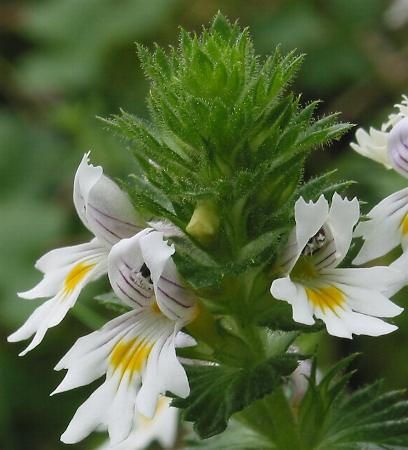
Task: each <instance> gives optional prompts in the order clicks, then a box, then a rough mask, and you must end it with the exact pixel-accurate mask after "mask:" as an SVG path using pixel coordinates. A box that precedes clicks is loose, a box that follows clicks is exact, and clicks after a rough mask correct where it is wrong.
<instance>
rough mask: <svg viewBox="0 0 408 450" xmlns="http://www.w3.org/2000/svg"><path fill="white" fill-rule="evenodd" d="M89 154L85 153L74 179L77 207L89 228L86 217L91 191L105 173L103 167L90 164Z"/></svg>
mask: <svg viewBox="0 0 408 450" xmlns="http://www.w3.org/2000/svg"><path fill="white" fill-rule="evenodd" d="M89 154H90V152H88V153H85V155H84V156H83V158H82V160H81V162H80V164H79V166H78V169H77V171H76V174H75V179H74V205H75V209H76V211H77V214H78V216H79V217H80V219H81V220H82V222H83V224H84V225H85V226H86V227H87V228H89V225H88V219H87V217H86V210H87V204H88V196H89V192H90V190H91V189H92V188H93V187H94V186H95V184H96V183H97V182H98V181H99V180H100V178H101V177H102V174H103V169H102V167H100V166H97V167H95V166H93V165H92V164H89Z"/></svg>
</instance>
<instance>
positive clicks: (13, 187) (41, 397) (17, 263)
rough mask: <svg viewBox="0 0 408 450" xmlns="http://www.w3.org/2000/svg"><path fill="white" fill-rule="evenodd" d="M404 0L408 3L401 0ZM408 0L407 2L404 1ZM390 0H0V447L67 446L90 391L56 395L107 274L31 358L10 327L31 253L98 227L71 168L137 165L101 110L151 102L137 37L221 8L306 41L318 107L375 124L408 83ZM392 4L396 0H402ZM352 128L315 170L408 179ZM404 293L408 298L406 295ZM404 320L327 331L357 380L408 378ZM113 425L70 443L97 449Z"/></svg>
mask: <svg viewBox="0 0 408 450" xmlns="http://www.w3.org/2000/svg"><path fill="white" fill-rule="evenodd" d="M399 3H401V5H402V6H403V3H404V0H400V1H399ZM405 3H408V2H407V1H405ZM390 7H392V2H388V1H385V0H355V1H345V0H298V1H296V0H252V1H251V0H223V1H215V0H85V1H84V0H32V1H22V0H21V1H18V0H10V1H7V0H2V1H1V2H0V179H1V188H0V249H1V251H0V337H1V339H0V449H1V450H58V449H61V448H67V447H66V446H64V445H63V444H61V443H60V442H59V435H60V434H61V433H62V432H63V431H64V429H65V426H66V425H67V423H68V421H69V419H70V418H71V416H72V415H73V413H74V411H75V409H76V407H77V406H78V405H79V404H80V402H81V401H83V400H84V399H85V398H86V396H87V395H88V394H89V393H90V392H91V391H92V389H93V386H91V387H90V388H89V387H88V388H84V389H79V390H77V391H73V392H69V393H66V394H63V395H59V396H55V397H53V398H50V397H49V396H48V394H49V392H51V391H52V390H53V388H54V387H55V386H56V385H57V384H58V382H59V380H60V379H61V376H62V374H60V373H56V372H54V371H53V370H52V368H53V367H54V365H55V363H56V362H57V361H58V360H59V359H60V358H61V357H62V355H63V354H64V353H65V352H66V351H67V350H68V348H69V347H70V345H72V343H73V342H74V341H75V339H76V338H77V337H79V336H80V335H82V334H85V333H86V332H88V331H89V328H90V327H93V326H95V325H98V324H99V323H100V322H101V320H102V318H103V317H102V315H103V314H105V313H104V312H102V311H100V310H99V309H98V307H95V306H94V305H93V303H92V298H93V296H94V294H95V293H96V292H101V289H103V286H101V284H102V285H103V283H104V282H103V281H102V282H101V284H99V285H94V286H91V287H90V288H88V289H87V290H86V291H85V292H84V293H83V295H82V301H81V303H80V306H79V307H78V308H76V309H75V311H74V313H73V314H71V315H70V316H69V317H68V318H67V319H66V320H65V321H64V322H63V324H62V325H61V326H60V327H58V328H56V329H53V330H51V331H50V332H49V333H48V334H47V337H46V339H45V342H44V343H43V344H42V345H41V346H40V347H39V348H38V349H36V351H34V352H32V353H30V354H29V355H28V356H26V357H25V358H18V356H17V353H18V351H19V350H21V349H22V345H20V344H13V345H11V344H7V343H6V336H7V335H8V334H10V332H11V331H13V330H14V329H15V328H16V327H18V326H19V325H21V324H22V322H23V321H24V320H25V318H26V317H27V316H28V314H29V312H30V311H31V310H32V308H33V306H34V305H36V304H38V303H37V302H36V301H33V302H29V301H24V300H19V299H18V298H17V296H16V291H20V290H26V289H28V288H30V287H32V286H33V285H34V283H36V282H37V281H38V280H39V279H40V275H39V273H38V272H36V271H35V269H34V268H33V263H34V261H35V260H36V259H37V258H38V257H39V256H41V255H42V254H43V253H44V252H46V251H47V250H49V249H52V248H54V247H59V246H62V245H67V244H73V243H80V242H84V241H86V240H88V239H89V235H88V234H87V233H86V231H85V230H84V228H83V227H82V226H81V224H80V221H79V219H78V218H77V217H76V215H75V213H74V208H73V204H72V200H71V198H72V181H73V176H74V172H75V169H76V167H77V165H78V163H79V161H80V159H81V156H82V154H83V153H84V152H85V151H87V150H89V149H92V158H93V160H94V161H95V162H98V163H101V164H102V165H103V166H104V168H105V170H106V171H107V172H108V173H109V174H111V175H112V176H121V175H124V174H125V173H127V172H129V171H130V170H131V160H130V157H129V155H128V154H127V151H126V148H125V146H124V145H123V143H122V142H121V141H120V140H118V139H116V138H114V137H112V136H110V135H109V134H108V133H107V132H106V131H105V130H104V128H103V124H102V123H101V122H100V121H98V120H97V118H96V116H107V115H109V114H112V113H115V112H117V111H118V109H119V108H124V109H125V110H128V111H130V112H133V113H137V114H140V115H143V116H146V114H147V112H146V108H145V103H144V98H145V96H146V93H147V89H148V86H147V83H146V82H145V80H144V78H143V74H142V73H141V70H140V67H139V64H138V61H137V58H136V54H135V46H134V42H135V41H139V42H143V43H145V44H147V45H151V44H152V43H153V42H157V43H159V44H161V45H164V46H167V45H169V44H176V33H177V27H178V25H182V26H183V27H185V28H187V29H188V30H200V28H201V25H202V24H207V23H208V22H209V20H210V19H211V17H212V16H213V15H214V14H215V13H216V11H217V10H218V9H221V10H222V11H223V12H224V13H225V14H227V15H228V16H229V17H230V18H231V19H239V21H240V23H241V24H242V25H245V26H246V25H248V26H250V28H251V31H252V34H253V37H254V40H255V44H256V48H257V51H258V52H259V53H261V54H265V53H269V52H272V51H273V49H274V47H275V45H276V44H278V43H281V44H282V47H283V49H284V50H291V49H293V48H297V49H299V51H301V52H305V53H307V55H308V56H307V59H306V62H305V64H304V66H303V70H302V71H301V73H300V75H299V77H298V80H297V82H296V84H295V86H294V88H295V90H296V91H298V92H303V99H304V101H305V102H307V101H308V100H310V99H315V98H320V99H322V100H323V101H324V102H323V104H322V107H321V113H322V114H323V113H325V112H328V111H341V112H342V113H343V119H344V120H348V121H351V122H353V123H356V124H358V125H364V126H367V125H371V124H372V125H379V124H380V123H381V121H382V120H383V119H384V120H385V118H386V115H387V114H388V113H390V112H391V107H392V105H393V104H394V103H396V102H397V101H399V100H400V95H401V94H402V93H408V58H407V51H408V38H407V31H408V27H407V25H406V24H405V22H404V20H405V19H404V17H405V18H408V5H406V6H405V15H406V16H404V14H403V11H404V10H403V9H402V12H401V11H400V12H398V11H397V10H395V11H397V12H396V13H395V11H394V13H393V12H392V10H391V11H390ZM394 7H395V5H394ZM352 139H353V133H350V134H349V135H347V136H345V138H344V139H343V140H342V141H341V142H339V143H336V145H333V146H332V147H331V148H330V149H326V150H324V151H319V152H318V153H316V154H315V155H314V157H313V158H312V159H311V160H310V162H309V166H308V175H313V174H315V173H318V172H320V171H322V170H327V169H331V168H334V167H338V168H339V179H345V178H347V179H350V178H351V179H354V180H357V181H358V182H359V184H358V185H355V186H354V187H353V191H354V192H353V193H357V194H359V195H360V196H361V198H362V200H364V201H366V202H368V203H369V204H371V205H372V204H374V202H376V201H378V200H379V199H381V198H383V197H384V196H386V195H388V194H390V193H391V192H393V191H395V190H397V189H400V188H401V187H404V186H405V185H406V182H405V180H403V179H402V178H401V177H399V176H398V175H396V174H394V173H392V172H387V171H386V170H385V169H382V168H381V167H380V166H378V165H376V164H375V163H373V162H371V161H368V160H364V159H363V158H361V157H360V156H358V155H356V154H354V153H353V152H352V151H351V150H350V148H349V146H348V144H349V142H350V141H351V140H352ZM406 297H407V295H404V293H401V294H400V295H399V297H398V302H399V303H400V304H401V305H404V303H405V304H407V303H408V302H407V301H406ZM396 322H397V324H398V325H400V327H401V328H400V330H399V331H398V332H396V333H394V334H392V335H390V336H386V337H382V338H377V339H374V338H356V339H354V340H353V341H352V342H349V341H344V340H339V339H334V338H325V340H324V342H323V343H322V344H321V347H320V352H321V355H322V363H323V364H328V363H329V362H330V361H333V360H336V359H337V358H338V357H340V356H341V355H342V354H347V353H349V352H351V351H354V350H361V351H363V356H362V357H361V358H360V360H359V362H358V364H357V365H358V368H359V369H360V371H359V373H358V374H357V375H356V376H355V378H354V382H355V383H356V384H362V383H365V382H367V381H370V380H373V379H375V378H378V377H385V378H386V380H387V386H389V387H406V384H407V383H406V381H407V378H408V364H407V353H408V350H407V345H406V342H408V316H407V314H405V318H404V317H400V318H397V320H396ZM101 439H103V437H101V436H99V437H98V436H94V437H91V438H89V439H88V440H86V441H85V442H83V443H81V444H78V445H74V446H71V447H70V448H72V449H73V450H74V449H75V450H77V449H78V450H80V449H83V450H89V449H92V448H94V447H95V445H97V444H98V442H100V441H101Z"/></svg>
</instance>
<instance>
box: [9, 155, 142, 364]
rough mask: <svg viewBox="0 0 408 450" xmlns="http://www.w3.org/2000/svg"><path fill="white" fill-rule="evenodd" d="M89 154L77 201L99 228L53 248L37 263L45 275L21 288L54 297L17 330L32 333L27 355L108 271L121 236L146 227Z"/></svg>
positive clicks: (85, 218)
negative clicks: (87, 238)
mask: <svg viewBox="0 0 408 450" xmlns="http://www.w3.org/2000/svg"><path fill="white" fill-rule="evenodd" d="M88 156H89V153H88V154H86V155H84V157H83V159H82V161H81V163H80V165H79V167H78V170H77V172H76V175H75V180H74V204H75V208H76V210H77V213H78V215H79V217H80V218H81V220H82V222H83V223H84V225H85V226H86V227H87V228H88V229H89V230H90V231H91V232H92V233H93V234H94V236H95V238H94V239H92V240H91V241H90V242H88V243H85V244H80V245H75V246H72V247H63V248H59V249H56V250H52V251H50V252H49V253H47V254H45V255H44V256H43V257H41V258H40V259H39V260H38V261H37V263H36V264H35V267H36V268H37V269H38V270H40V271H41V272H42V273H43V274H44V276H43V279H42V280H41V281H40V282H39V283H38V284H37V285H36V286H35V287H34V288H32V289H31V290H29V291H26V292H21V293H19V294H18V295H19V297H21V298H25V299H34V298H49V300H47V301H46V302H44V303H43V304H42V305H41V306H39V307H38V308H37V309H36V310H35V311H34V312H33V313H32V314H31V316H30V317H29V318H28V320H27V321H26V322H25V323H24V325H23V326H22V327H21V328H19V329H18V330H17V331H16V332H15V333H13V334H12V335H11V336H9V337H8V340H9V341H10V342H17V341H21V340H25V339H29V338H30V337H31V336H33V335H34V338H33V340H32V341H31V343H30V345H29V346H28V347H27V348H26V349H25V350H24V351H23V352H21V354H20V355H24V354H26V353H27V352H29V351H30V350H32V349H33V348H34V347H36V346H37V345H38V344H39V343H40V342H41V341H42V339H43V338H44V336H45V333H46V332H47V330H48V328H51V327H54V326H56V325H58V324H59V323H60V322H61V321H62V319H63V318H64V317H65V315H66V314H67V312H68V311H69V309H70V308H72V307H73V306H74V304H75V302H76V300H77V299H78V296H79V294H80V292H81V290H82V289H83V287H84V286H85V285H86V284H88V283H89V282H90V281H93V280H95V279H97V278H99V277H100V276H101V275H103V274H104V273H106V271H107V257H108V253H109V250H110V248H111V247H112V245H113V244H114V243H116V242H118V241H119V240H120V239H122V238H126V237H129V236H133V235H134V234H136V233H137V232H138V231H140V229H141V227H140V226H139V223H140V219H139V217H138V216H137V214H136V212H135V209H134V208H133V206H132V204H131V202H130V199H129V197H128V196H127V194H126V193H125V192H123V191H122V190H121V189H120V188H119V187H118V186H117V185H116V184H115V183H114V182H113V181H112V180H110V179H109V178H108V177H106V176H105V175H103V170H102V167H99V166H98V167H94V166H92V165H90V164H88Z"/></svg>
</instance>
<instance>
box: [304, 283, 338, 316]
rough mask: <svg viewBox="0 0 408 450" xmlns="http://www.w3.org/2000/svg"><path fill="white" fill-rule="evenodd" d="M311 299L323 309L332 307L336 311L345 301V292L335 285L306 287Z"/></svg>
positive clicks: (317, 306) (315, 305)
mask: <svg viewBox="0 0 408 450" xmlns="http://www.w3.org/2000/svg"><path fill="white" fill-rule="evenodd" d="M305 290H306V295H307V297H308V299H309V301H310V302H311V303H312V304H313V306H314V307H315V308H320V309H321V310H322V311H324V310H325V309H331V310H332V311H335V310H336V309H337V308H338V307H341V306H342V305H343V304H344V303H345V299H344V294H343V292H342V291H341V290H340V289H338V288H337V287H335V286H327V287H321V288H305Z"/></svg>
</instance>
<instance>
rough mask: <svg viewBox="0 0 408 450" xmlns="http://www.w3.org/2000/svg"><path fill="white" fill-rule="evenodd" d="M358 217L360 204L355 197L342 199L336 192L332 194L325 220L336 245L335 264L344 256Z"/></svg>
mask: <svg viewBox="0 0 408 450" xmlns="http://www.w3.org/2000/svg"><path fill="white" fill-rule="evenodd" d="M359 217H360V206H359V203H358V200H357V198H355V197H354V199H353V200H348V199H347V198H345V199H343V198H341V197H340V195H339V194H337V192H336V193H335V194H334V195H333V200H332V203H331V207H330V211H329V217H328V220H327V222H328V225H329V227H330V229H331V232H332V234H333V238H334V242H335V247H336V260H335V265H338V264H340V263H341V261H342V260H343V259H344V257H345V256H346V254H347V252H348V249H349V248H350V244H351V240H352V237H353V228H354V225H355V224H356V223H357V222H358V219H359Z"/></svg>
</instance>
